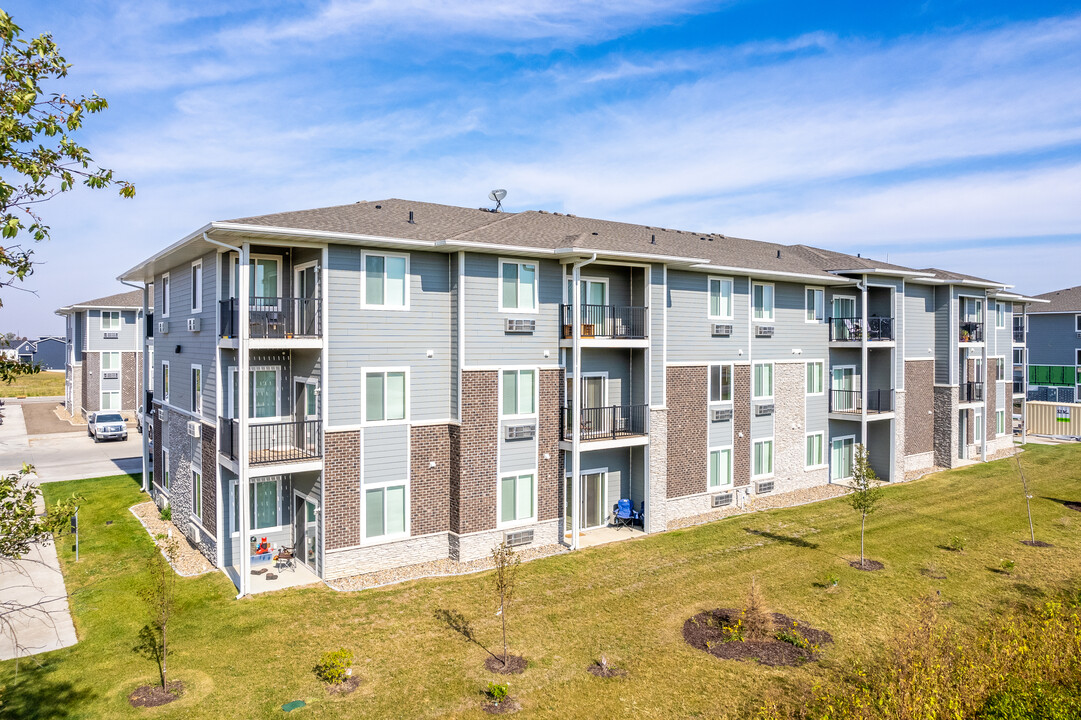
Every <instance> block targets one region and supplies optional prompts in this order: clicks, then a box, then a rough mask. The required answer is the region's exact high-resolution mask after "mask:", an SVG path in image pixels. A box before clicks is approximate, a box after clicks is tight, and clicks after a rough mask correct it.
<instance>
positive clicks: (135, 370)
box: [120, 352, 142, 412]
mask: <svg viewBox="0 0 1081 720" xmlns="http://www.w3.org/2000/svg"><path fill="white" fill-rule="evenodd" d="M138 357H139V353H136V352H122V353H120V409H121V410H122V411H125V412H135V411H136V410H138V409H139V386H140V385H141V384H142V383H141V382H140V380H141V379H142V373H140V372H139V363H138Z"/></svg>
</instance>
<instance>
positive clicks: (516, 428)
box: [504, 425, 537, 440]
mask: <svg viewBox="0 0 1081 720" xmlns="http://www.w3.org/2000/svg"><path fill="white" fill-rule="evenodd" d="M536 434H537V426H536V425H507V426H506V430H505V435H504V437H506V439H507V440H531V439H532V438H533V437H534V436H535V435H536Z"/></svg>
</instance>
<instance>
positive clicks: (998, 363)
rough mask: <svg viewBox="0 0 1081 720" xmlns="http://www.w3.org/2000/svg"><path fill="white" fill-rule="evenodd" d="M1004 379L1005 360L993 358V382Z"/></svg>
mask: <svg viewBox="0 0 1081 720" xmlns="http://www.w3.org/2000/svg"><path fill="white" fill-rule="evenodd" d="M1005 379H1006V358H1004V357H1000V358H995V380H1000V381H1001V380H1005Z"/></svg>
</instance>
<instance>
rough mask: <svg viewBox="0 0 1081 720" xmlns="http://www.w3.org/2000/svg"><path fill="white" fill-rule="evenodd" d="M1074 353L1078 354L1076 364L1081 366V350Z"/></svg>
mask: <svg viewBox="0 0 1081 720" xmlns="http://www.w3.org/2000/svg"><path fill="white" fill-rule="evenodd" d="M1074 352H1075V353H1076V354H1077V357H1075V358H1074V360H1076V364H1077V365H1081V349H1079V350H1074Z"/></svg>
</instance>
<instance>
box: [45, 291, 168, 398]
mask: <svg viewBox="0 0 1081 720" xmlns="http://www.w3.org/2000/svg"><path fill="white" fill-rule="evenodd" d="M143 313H144V310H143V291H141V290H132V291H130V292H125V293H119V294H117V295H109V296H107V297H102V298H97V299H96V300H87V301H86V302H81V303H76V304H74V305H69V306H67V307H63V308H60V309H59V310H57V311H56V314H57V315H60V316H61V317H63V318H64V324H65V327H66V329H67V333H66V335H67V342H66V350H65V361H64V368H65V372H66V381H65V384H64V407H65V408H66V409H67V411H68V412H69V413H71V415H72V416H73V417H83V418H85V417H86V416H87V415H88V414H89V413H92V412H97V411H99V410H109V411H115V412H120V413H124V414H125V415H128V416H134V414H135V412H136V411H137V410H138V409H139V407H140V406H141V405H142V404H143V403H144V401H145V400H144V398H143V382H144V381H143V378H144V368H143V346H144V344H145V343H144V328H145V326H146V322H145V320H144V314H143ZM152 351H153V347H152V346H151V352H152ZM151 359H152V358H151Z"/></svg>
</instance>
